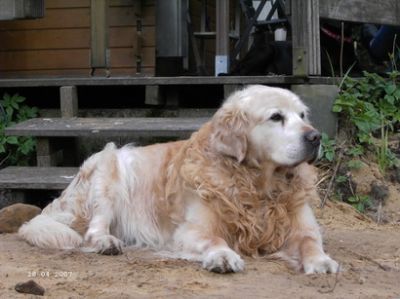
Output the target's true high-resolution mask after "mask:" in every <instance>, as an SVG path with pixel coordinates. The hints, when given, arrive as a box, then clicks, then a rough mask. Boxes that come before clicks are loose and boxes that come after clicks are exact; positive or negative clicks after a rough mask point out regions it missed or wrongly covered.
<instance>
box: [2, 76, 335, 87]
mask: <svg viewBox="0 0 400 299" xmlns="http://www.w3.org/2000/svg"><path fill="white" fill-rule="evenodd" d="M339 80H340V78H332V77H312V76H309V77H307V76H248V77H243V76H226V77H225V76H221V77H210V76H203V77H189V76H187V77H112V78H102V77H93V78H83V77H71V78H68V77H63V78H54V77H52V78H35V79H0V87H7V88H11V87H51V86H56V87H57V86H118V85H119V86H124V85H142V86H146V85H249V84H269V85H274V84H288V85H291V84H330V85H331V84H336V83H337V82H339Z"/></svg>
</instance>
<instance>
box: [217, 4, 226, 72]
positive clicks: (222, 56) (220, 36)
mask: <svg viewBox="0 0 400 299" xmlns="http://www.w3.org/2000/svg"><path fill="white" fill-rule="evenodd" d="M215 5H216V8H217V13H216V14H217V15H216V29H217V36H216V44H215V51H216V56H215V75H216V76H217V75H218V74H220V73H227V72H228V69H229V0H218V1H216V4H215Z"/></svg>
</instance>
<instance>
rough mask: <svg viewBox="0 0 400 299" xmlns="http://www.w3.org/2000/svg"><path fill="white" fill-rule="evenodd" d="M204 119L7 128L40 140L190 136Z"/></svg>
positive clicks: (45, 122)
mask: <svg viewBox="0 0 400 299" xmlns="http://www.w3.org/2000/svg"><path fill="white" fill-rule="evenodd" d="M208 120H209V118H208V117H206V118H204V117H201V118H180V117H179V118H162V117H160V118H36V119H30V120H27V121H25V122H22V123H19V124H17V125H15V126H12V127H9V128H7V129H6V132H5V133H6V134H7V135H17V136H38V137H84V136H93V137H96V136H107V137H111V136H117V137H123V136H135V137H143V136H146V137H149V136H154V137H164V136H165V137H173V136H177V137H188V136H189V135H190V134H191V133H192V132H194V131H196V130H198V129H199V128H200V127H201V125H203V124H204V123H205V122H207V121H208Z"/></svg>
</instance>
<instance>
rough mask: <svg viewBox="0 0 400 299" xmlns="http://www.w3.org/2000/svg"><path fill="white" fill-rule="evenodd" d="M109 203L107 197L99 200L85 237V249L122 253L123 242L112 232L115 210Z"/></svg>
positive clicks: (113, 253) (87, 250) (107, 253)
mask: <svg viewBox="0 0 400 299" xmlns="http://www.w3.org/2000/svg"><path fill="white" fill-rule="evenodd" d="M100 203H101V204H100ZM107 203H109V201H108V200H106V199H103V200H101V201H98V205H97V207H96V208H95V210H94V213H93V217H92V219H91V220H90V223H89V227H88V230H87V232H86V234H85V237H84V242H85V246H84V248H82V250H83V251H86V252H97V253H101V254H105V255H118V254H121V253H122V246H123V242H122V241H121V240H120V239H118V238H116V237H115V236H113V235H111V233H110V227H111V223H112V220H113V212H112V208H111V206H108V204H107Z"/></svg>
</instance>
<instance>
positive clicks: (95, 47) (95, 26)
mask: <svg viewBox="0 0 400 299" xmlns="http://www.w3.org/2000/svg"><path fill="white" fill-rule="evenodd" d="M90 3H91V67H92V68H108V67H109V62H108V60H109V59H108V57H107V51H108V20H107V8H108V0H91V2H90Z"/></svg>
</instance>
